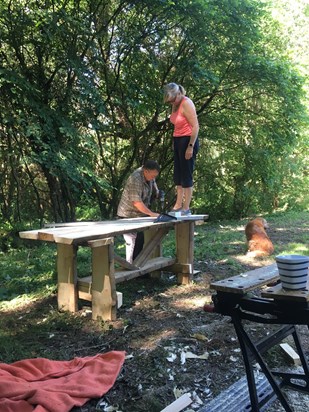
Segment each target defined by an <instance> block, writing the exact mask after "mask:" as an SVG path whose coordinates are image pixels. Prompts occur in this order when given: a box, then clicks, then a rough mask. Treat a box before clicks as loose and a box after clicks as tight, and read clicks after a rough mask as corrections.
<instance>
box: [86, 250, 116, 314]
mask: <svg viewBox="0 0 309 412" xmlns="http://www.w3.org/2000/svg"><path fill="white" fill-rule="evenodd" d="M113 258H114V256H113V245H111V244H107V245H103V246H101V247H96V248H93V249H92V285H91V293H92V319H94V320H115V319H116V305H117V295H116V286H115V278H114V260H113Z"/></svg>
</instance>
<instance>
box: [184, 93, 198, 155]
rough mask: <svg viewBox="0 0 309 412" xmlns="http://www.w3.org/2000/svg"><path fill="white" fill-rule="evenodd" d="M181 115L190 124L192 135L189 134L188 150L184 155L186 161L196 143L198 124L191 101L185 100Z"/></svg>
mask: <svg viewBox="0 0 309 412" xmlns="http://www.w3.org/2000/svg"><path fill="white" fill-rule="evenodd" d="M182 114H183V115H184V116H185V117H186V119H187V120H188V123H190V125H191V126H192V133H191V137H190V142H189V145H188V148H187V150H186V154H185V157H186V159H187V160H188V159H190V158H191V157H192V155H193V146H194V144H195V142H196V139H197V136H198V132H199V123H198V119H197V114H196V110H195V106H194V104H193V102H192V100H190V99H186V100H185V101H184V102H183V105H182Z"/></svg>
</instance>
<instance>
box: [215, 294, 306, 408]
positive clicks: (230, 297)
mask: <svg viewBox="0 0 309 412" xmlns="http://www.w3.org/2000/svg"><path fill="white" fill-rule="evenodd" d="M213 301H214V306H215V311H216V312H218V313H221V314H222V315H226V316H230V317H231V319H232V322H233V325H234V328H235V331H236V334H237V337H238V340H239V344H240V348H241V351H242V355H243V359H244V364H245V369H246V375H247V381H248V389H249V395H250V401H251V411H252V412H260V411H261V410H262V409H261V408H263V406H264V405H265V404H267V403H268V402H269V400H270V399H271V398H273V397H274V396H277V398H278V399H279V401H280V403H281V404H282V406H283V408H284V409H285V411H287V412H293V411H294V410H293V408H292V407H291V405H290V404H289V403H288V400H287V398H286V396H285V394H284V392H283V391H282V390H281V389H282V388H283V387H290V388H291V389H293V390H298V391H302V392H306V393H308V394H309V367H308V362H307V359H306V357H305V353H304V350H303V347H302V344H301V340H300V337H299V334H298V331H297V325H307V327H309V309H308V303H307V302H306V303H299V302H294V301H291V302H290V303H287V302H286V301H285V302H282V301H274V300H270V299H264V298H259V297H249V296H246V295H238V294H235V293H228V292H221V291H218V292H217V294H216V295H214V296H213ZM244 320H247V321H250V322H255V323H263V324H274V325H281V326H280V327H279V328H278V329H277V330H276V331H275V332H273V333H271V334H270V335H269V336H267V337H266V338H263V339H262V340H260V341H259V342H257V343H254V342H253V340H252V338H251V337H250V336H249V334H248V333H247V332H246V330H245V328H244V325H243V321H244ZM290 335H292V337H293V339H294V343H295V346H296V349H297V352H298V355H299V357H300V360H301V366H302V367H303V372H304V373H299V374H298V373H286V372H280V371H274V370H271V369H270V368H269V367H268V365H267V363H266V362H265V360H264V358H263V356H262V354H263V353H265V352H266V351H267V350H269V349H270V348H272V347H274V346H275V345H277V344H278V343H279V342H281V341H282V340H283V339H284V338H285V337H287V336H290ZM253 361H254V363H256V362H257V363H258V364H259V365H260V367H261V370H262V372H263V373H264V375H265V376H266V378H267V380H268V382H269V384H270V385H271V387H272V390H273V392H271V393H270V394H268V395H267V396H266V397H264V398H263V397H262V398H261V397H259V396H258V395H259V394H258V393H257V389H256V381H255V377H254V368H253ZM296 381H298V382H300V381H301V382H303V384H300V383H297V382H296ZM259 399H260V400H259Z"/></svg>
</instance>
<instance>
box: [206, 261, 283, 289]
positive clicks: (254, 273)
mask: <svg viewBox="0 0 309 412" xmlns="http://www.w3.org/2000/svg"><path fill="white" fill-rule="evenodd" d="M278 279H279V273H278V268H277V264H276V263H273V264H272V265H268V266H263V267H261V268H258V269H254V270H250V271H249V272H245V273H241V274H240V275H237V276H233V277H230V278H227V279H223V280H219V281H217V282H212V283H211V284H210V288H211V289H214V290H217V291H221V292H232V293H238V294H241V295H244V294H246V293H247V292H249V291H250V290H254V289H257V288H259V287H261V286H264V285H267V284H269V283H272V282H275V281H277V280H278Z"/></svg>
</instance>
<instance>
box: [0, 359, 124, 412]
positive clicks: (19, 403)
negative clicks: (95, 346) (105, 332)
mask: <svg viewBox="0 0 309 412" xmlns="http://www.w3.org/2000/svg"><path fill="white" fill-rule="evenodd" d="M124 357H125V352H118V351H112V352H108V353H105V354H103V355H102V354H101V355H96V356H89V357H85V358H75V359H73V360H71V361H53V360H49V359H44V358H37V359H25V360H21V361H19V362H15V363H12V364H10V365H8V364H5V363H0V411H1V412H68V411H70V410H71V409H72V408H73V406H81V405H83V404H84V403H86V402H87V401H88V400H89V399H92V398H100V397H101V396H103V395H104V394H105V393H106V392H107V391H108V390H109V389H110V388H111V387H112V386H113V385H114V383H115V380H116V378H117V376H118V374H119V372H120V369H121V367H122V364H123V362H124Z"/></svg>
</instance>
